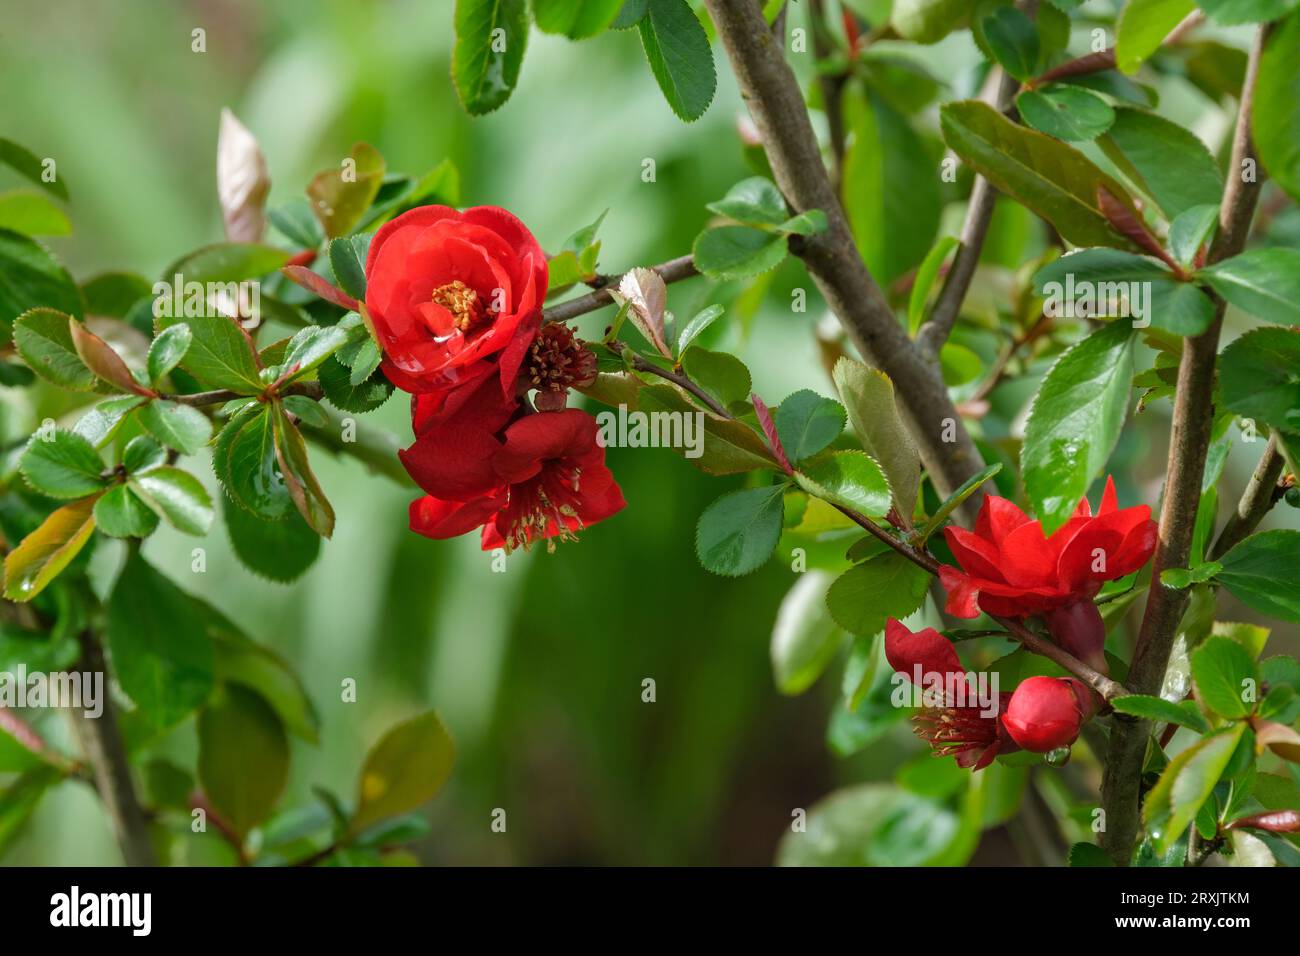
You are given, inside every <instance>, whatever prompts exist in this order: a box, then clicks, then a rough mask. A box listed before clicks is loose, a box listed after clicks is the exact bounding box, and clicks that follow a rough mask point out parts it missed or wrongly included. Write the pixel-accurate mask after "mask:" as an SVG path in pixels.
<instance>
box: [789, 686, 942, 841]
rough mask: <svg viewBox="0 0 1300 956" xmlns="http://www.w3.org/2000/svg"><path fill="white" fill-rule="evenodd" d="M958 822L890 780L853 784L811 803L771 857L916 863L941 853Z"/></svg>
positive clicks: (936, 803) (934, 802)
mask: <svg viewBox="0 0 1300 956" xmlns="http://www.w3.org/2000/svg"><path fill="white" fill-rule="evenodd" d="M894 710H895V711H896V710H897V708H894ZM960 825H961V824H960V822H959V818H958V816H957V814H955V813H954V812H953V811H952V810H950V809H948V808H947V807H945V806H944V805H943V804H942V803H940V802H938V801H935V800H930V799H928V798H926V797H921V796H918V795H917V794H914V793H908V792H907V791H905V790H902V789H900V788H898V787H896V786H894V785H893V784H888V783H863V784H856V785H854V786H852V787H845V788H843V789H840V790H835V791H833V792H832V793H831V794H830V795H829V796H827V797H825V798H823V799H822V800H819V801H818V802H817V803H815V804H813V806H812V807H811V808H810V809H809V813H808V820H807V829H806V830H804V831H798V830H791V831H790V832H788V833H786V835H785V836H784V837H783V838H782V840H781V844H780V846H779V847H778V849H777V857H776V859H777V863H778V864H779V865H781V866H833V867H844V866H889V867H894V866H921V865H923V864H925V863H927V862H929V861H930V860H932V859H935V858H939V857H941V855H942V854H944V853H945V851H946V850H947V848H948V846H949V845H950V844H951V843H952V842H953V841H954V839H955V838H956V837H957V834H958V830H959V827H960Z"/></svg>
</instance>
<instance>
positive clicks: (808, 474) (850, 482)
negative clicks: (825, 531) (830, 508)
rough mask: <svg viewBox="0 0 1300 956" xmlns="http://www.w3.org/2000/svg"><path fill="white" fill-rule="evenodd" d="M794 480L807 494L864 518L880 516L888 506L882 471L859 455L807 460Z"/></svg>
mask: <svg viewBox="0 0 1300 956" xmlns="http://www.w3.org/2000/svg"><path fill="white" fill-rule="evenodd" d="M795 480H796V481H797V482H798V483H799V487H801V488H803V489H804V490H805V491H807V492H808V493H809V494H811V495H815V496H816V497H818V498H821V499H823V500H825V501H829V502H830V503H831V504H836V505H840V506H842V507H845V508H851V509H852V510H854V511H857V512H858V513H860V514H864V515H869V516H876V517H879V516H881V515H884V514H886V513H887V512H888V511H889V507H890V504H891V503H892V499H891V495H890V491H889V481H888V479H886V478H885V473H884V471H882V470H881V468H880V465H879V464H878V463H877V462H876V460H875V459H874V458H872V457H871V456H870V455H868V454H866V453H865V452H861V451H851V450H850V451H827V452H823V453H821V454H820V455H816V456H814V457H812V458H809V459H808V460H807V461H805V462H804V463H803V464H801V465H800V466H799V473H798V474H797V475H796V478H795Z"/></svg>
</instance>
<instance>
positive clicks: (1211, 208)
mask: <svg viewBox="0 0 1300 956" xmlns="http://www.w3.org/2000/svg"><path fill="white" fill-rule="evenodd" d="M1218 224H1219V207H1218V206H1216V205H1212V204H1211V205H1204V206H1192V207H1190V208H1189V209H1184V210H1183V211H1182V212H1180V213H1179V214H1178V215H1177V216H1176V217H1175V218H1174V221H1173V222H1171V223H1170V224H1169V251H1170V252H1171V253H1173V256H1174V258H1175V259H1176V260H1178V264H1179V265H1181V266H1183V267H1184V268H1189V267H1190V266H1191V265H1192V263H1193V262H1194V261H1195V259H1196V254H1197V252H1199V251H1200V248H1201V246H1203V245H1204V244H1205V243H1207V242H1209V240H1210V235H1211V233H1213V232H1214V228H1215V227H1216V226H1217V225H1218Z"/></svg>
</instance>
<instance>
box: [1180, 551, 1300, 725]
mask: <svg viewBox="0 0 1300 956" xmlns="http://www.w3.org/2000/svg"><path fill="white" fill-rule="evenodd" d="M1292 533H1293V534H1296V535H1297V537H1300V532H1292ZM1192 680H1193V681H1194V682H1195V684H1196V697H1197V699H1198V700H1199V701H1200V702H1201V703H1202V704H1204V705H1205V706H1206V707H1208V708H1209V709H1210V710H1212V711H1214V712H1215V713H1216V714H1219V715H1220V716H1223V717H1245V716H1247V715H1248V714H1249V713H1250V712H1251V711H1252V710H1253V709H1254V704H1253V703H1252V702H1251V701H1249V700H1247V699H1246V698H1247V697H1248V696H1249V695H1252V694H1253V695H1258V692H1259V675H1258V674H1257V673H1256V672H1255V662H1254V660H1253V659H1252V658H1251V656H1250V654H1249V653H1248V652H1247V651H1246V649H1245V648H1244V647H1242V646H1241V644H1239V643H1238V642H1237V641H1234V640H1232V639H1231V638H1229V637H1219V636H1214V637H1209V638H1207V639H1206V640H1205V641H1203V642H1202V643H1201V644H1200V646H1198V647H1197V648H1196V649H1195V650H1194V651H1192Z"/></svg>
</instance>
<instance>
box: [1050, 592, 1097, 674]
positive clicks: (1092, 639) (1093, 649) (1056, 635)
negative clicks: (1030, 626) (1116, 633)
mask: <svg viewBox="0 0 1300 956" xmlns="http://www.w3.org/2000/svg"><path fill="white" fill-rule="evenodd" d="M1047 629H1048V631H1050V632H1051V634H1052V639H1053V640H1054V641H1056V643H1057V644H1058V645H1060V646H1061V647H1063V648H1065V650H1067V651H1069V652H1070V653H1071V654H1073V655H1074V656H1075V657H1077V658H1078V659H1079V660H1081V661H1083V662H1084V663H1085V664H1087V665H1088V666H1089V667H1091V668H1092V669H1093V670H1095V671H1098V672H1100V673H1102V674H1107V673H1109V672H1110V670H1109V667H1108V665H1107V664H1106V651H1105V646H1106V624H1105V622H1104V621H1102V619H1101V612H1100V611H1098V610H1097V605H1095V604H1093V603H1092V602H1091V601H1075V602H1074V603H1073V604H1067V605H1066V606H1065V607H1060V608H1057V609H1056V610H1054V611H1049V612H1048V613H1047Z"/></svg>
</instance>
